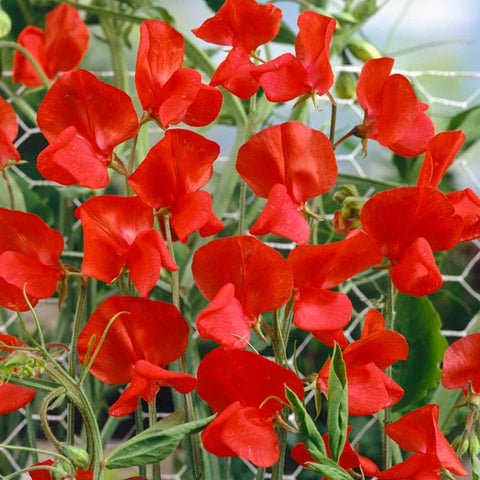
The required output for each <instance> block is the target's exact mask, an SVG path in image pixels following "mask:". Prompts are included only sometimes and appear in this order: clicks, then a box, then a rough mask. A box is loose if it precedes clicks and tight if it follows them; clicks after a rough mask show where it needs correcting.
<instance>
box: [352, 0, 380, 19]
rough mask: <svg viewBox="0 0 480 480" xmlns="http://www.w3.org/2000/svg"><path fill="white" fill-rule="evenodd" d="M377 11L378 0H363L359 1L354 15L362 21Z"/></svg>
mask: <svg viewBox="0 0 480 480" xmlns="http://www.w3.org/2000/svg"><path fill="white" fill-rule="evenodd" d="M376 11H377V2H376V0H363V1H362V2H359V3H357V5H356V6H355V8H354V9H353V16H354V17H355V18H357V19H358V20H360V21H362V20H365V19H366V18H368V17H371V16H372V15H373V14H374V13H375V12H376Z"/></svg>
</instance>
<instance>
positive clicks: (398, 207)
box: [360, 187, 463, 260]
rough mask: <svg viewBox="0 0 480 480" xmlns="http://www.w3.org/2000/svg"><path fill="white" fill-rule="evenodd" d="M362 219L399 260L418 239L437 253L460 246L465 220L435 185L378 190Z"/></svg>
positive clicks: (390, 255) (387, 252)
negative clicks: (424, 240)
mask: <svg viewBox="0 0 480 480" xmlns="http://www.w3.org/2000/svg"><path fill="white" fill-rule="evenodd" d="M360 219H361V222H362V225H363V228H364V229H365V231H366V232H367V233H368V234H369V235H370V236H371V237H372V238H373V239H374V240H375V241H376V242H377V243H378V244H379V246H380V248H381V250H382V252H383V254H384V255H385V256H386V257H387V258H389V259H390V260H396V259H398V258H399V257H400V255H401V254H402V252H403V251H404V250H405V249H406V248H408V247H409V246H410V245H411V244H412V243H413V242H414V241H415V240H416V239H417V238H420V237H423V238H425V239H426V240H427V242H428V243H429V244H430V246H431V248H432V250H433V251H434V252H438V251H442V250H448V249H450V248H452V247H453V246H455V245H456V243H457V242H458V241H459V238H460V235H461V233H462V228H463V226H462V223H463V222H462V221H461V219H460V217H458V216H457V215H455V212H454V211H453V207H452V205H451V204H450V202H449V200H448V198H447V197H446V196H445V195H444V194H443V193H441V192H440V191H438V190H437V189H435V188H432V187H401V188H394V189H391V190H386V191H384V192H380V193H377V194H376V195H374V196H373V197H372V198H371V199H370V200H368V201H367V202H366V203H365V205H364V206H363V209H362V213H361V217H360Z"/></svg>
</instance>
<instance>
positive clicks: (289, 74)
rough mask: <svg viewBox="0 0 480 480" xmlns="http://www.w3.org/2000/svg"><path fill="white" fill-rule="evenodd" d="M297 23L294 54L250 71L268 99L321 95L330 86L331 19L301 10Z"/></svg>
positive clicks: (333, 24)
mask: <svg viewBox="0 0 480 480" xmlns="http://www.w3.org/2000/svg"><path fill="white" fill-rule="evenodd" d="M297 23H298V27H299V33H298V36H297V39H296V40H295V53H296V56H293V55H292V54H291V53H286V54H285V55H281V56H280V57H278V58H276V59H274V60H271V61H269V62H266V63H264V64H262V65H259V66H257V67H255V68H254V69H253V70H252V72H251V73H252V76H253V78H255V79H256V80H258V81H259V82H260V85H261V86H262V87H263V89H264V90H265V95H266V97H267V98H268V100H270V101H271V102H286V101H288V100H293V99H294V98H297V97H299V96H300V95H311V96H313V95H315V94H318V95H323V94H324V93H325V92H327V91H328V89H329V88H330V87H331V86H332V85H333V72H332V67H331V65H330V59H329V48H330V42H331V40H332V36H333V32H334V30H335V24H336V22H335V19H333V18H332V17H326V16H325V15H320V14H319V13H315V12H312V11H309V10H305V11H304V12H302V13H301V14H300V15H299V17H298V21H297Z"/></svg>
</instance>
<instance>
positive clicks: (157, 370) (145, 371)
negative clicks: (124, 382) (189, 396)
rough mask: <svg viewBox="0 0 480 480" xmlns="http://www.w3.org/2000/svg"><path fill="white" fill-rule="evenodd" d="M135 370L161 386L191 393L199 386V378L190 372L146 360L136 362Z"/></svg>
mask: <svg viewBox="0 0 480 480" xmlns="http://www.w3.org/2000/svg"><path fill="white" fill-rule="evenodd" d="M135 372H136V373H138V374H139V375H142V376H143V377H145V378H148V379H149V380H155V383H156V384H157V385H158V386H159V387H167V386H168V387H172V388H174V389H175V390H177V391H178V392H180V393H183V394H186V393H190V392H191V391H192V390H194V389H195V387H196V386H197V379H196V378H195V377H194V376H193V375H189V374H188V373H178V372H172V371H170V370H166V369H164V368H161V367H158V366H156V365H153V364H152V363H150V362H147V361H145V360H139V361H138V362H137V363H136V364H135Z"/></svg>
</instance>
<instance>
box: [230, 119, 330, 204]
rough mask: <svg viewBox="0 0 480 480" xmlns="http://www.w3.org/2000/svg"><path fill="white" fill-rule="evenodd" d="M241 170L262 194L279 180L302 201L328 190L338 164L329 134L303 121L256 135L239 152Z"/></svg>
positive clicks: (255, 190) (294, 198) (265, 196)
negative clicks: (327, 135) (306, 124)
mask: <svg viewBox="0 0 480 480" xmlns="http://www.w3.org/2000/svg"><path fill="white" fill-rule="evenodd" d="M237 171H238V172H239V174H240V175H241V177H242V178H243V179H244V180H245V181H246V182H247V184H248V186H249V187H250V188H251V189H252V190H253V191H254V192H255V194H256V195H258V196H259V197H263V198H267V197H268V196H269V194H270V191H271V190H272V188H273V187H274V186H275V185H277V184H282V185H285V186H286V187H287V191H288V194H289V195H290V197H291V198H292V200H293V201H294V202H295V203H297V204H298V205H300V206H301V205H303V204H304V203H305V201H306V200H307V199H308V198H313V197H316V196H317V195H321V194H322V193H325V192H328V191H329V190H330V188H332V186H333V184H334V183H335V181H336V179H337V164H336V160H335V154H334V153H333V149H332V146H331V144H330V141H329V140H328V138H327V137H326V135H325V134H323V133H322V132H319V131H317V130H313V129H312V128H310V127H307V126H305V125H303V124H302V123H299V122H293V121H292V122H286V123H283V124H281V125H274V126H272V127H269V128H266V129H264V130H262V131H261V132H259V133H257V134H256V135H254V136H253V137H252V138H250V140H248V142H247V143H245V144H244V145H243V146H242V147H241V148H240V150H239V152H238V157H237Z"/></svg>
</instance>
